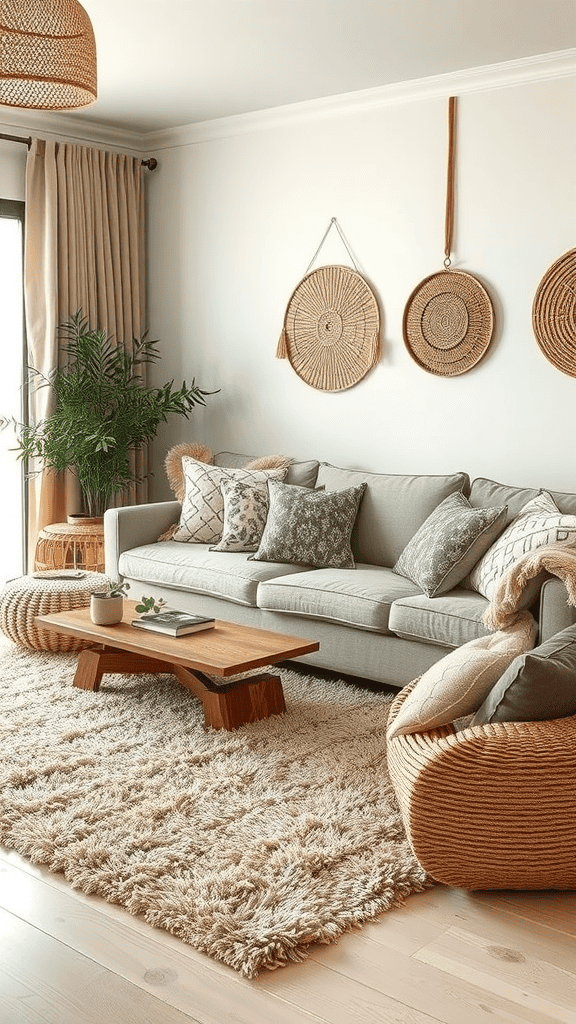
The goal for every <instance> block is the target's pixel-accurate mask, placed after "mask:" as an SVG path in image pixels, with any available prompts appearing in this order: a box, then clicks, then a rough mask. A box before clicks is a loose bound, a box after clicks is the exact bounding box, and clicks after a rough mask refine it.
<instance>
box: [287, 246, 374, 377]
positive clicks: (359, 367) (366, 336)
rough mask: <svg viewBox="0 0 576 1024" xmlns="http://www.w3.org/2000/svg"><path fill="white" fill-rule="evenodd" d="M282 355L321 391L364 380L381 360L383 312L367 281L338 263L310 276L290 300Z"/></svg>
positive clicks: (301, 375) (299, 374)
mask: <svg viewBox="0 0 576 1024" xmlns="http://www.w3.org/2000/svg"><path fill="white" fill-rule="evenodd" d="M278 355H280V356H287V357H288V359H289V361H290V364H291V366H292V368H293V369H294V371H295V372H296V373H297V374H298V376H299V377H300V378H301V379H302V380H303V381H305V383H306V384H309V385H310V386H311V387H313V388H317V389H318V390H321V391H343V390H345V389H346V388H350V387H352V386H353V385H354V384H357V383H358V381H359V380H362V378H363V377H365V376H366V374H367V373H368V371H369V370H370V369H371V368H372V367H373V366H374V365H375V363H377V362H378V359H379V358H380V311H379V308H378V302H377V300H376V297H375V295H374V293H373V291H372V289H371V288H370V287H369V285H368V284H367V282H366V280H365V279H364V277H362V275H361V274H359V273H358V272H357V271H355V270H352V269H351V268H350V267H345V266H338V265H333V266H326V267H319V268H318V269H317V270H313V271H312V272H311V273H310V274H307V275H306V276H305V277H304V278H303V279H302V281H301V282H300V284H298V285H297V287H296V288H295V289H294V291H293V293H292V296H291V298H290V301H289V302H288V306H287V308H286V314H285V317H284V327H283V330H282V334H281V336H280V342H279V348H278Z"/></svg>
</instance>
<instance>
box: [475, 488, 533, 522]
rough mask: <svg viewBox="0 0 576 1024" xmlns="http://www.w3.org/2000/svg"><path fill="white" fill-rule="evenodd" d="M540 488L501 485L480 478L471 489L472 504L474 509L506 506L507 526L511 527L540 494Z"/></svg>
mask: <svg viewBox="0 0 576 1024" xmlns="http://www.w3.org/2000/svg"><path fill="white" fill-rule="evenodd" d="M538 490H539V488H538V487H513V486H511V485H509V484H499V483H497V482H496V480H487V479H486V478H485V477H482V476H480V477H478V478H477V479H476V480H473V481H472V485H471V487H470V499H469V500H470V504H471V505H472V508H491V507H492V506H494V505H506V506H507V507H508V513H507V515H506V526H509V525H510V523H511V522H512V520H513V519H516V516H517V515H518V513H519V512H520V510H521V509H522V508H523V507H524V505H526V504H527V503H528V502H529V501H531V500H532V498H535V497H536V495H537V494H538Z"/></svg>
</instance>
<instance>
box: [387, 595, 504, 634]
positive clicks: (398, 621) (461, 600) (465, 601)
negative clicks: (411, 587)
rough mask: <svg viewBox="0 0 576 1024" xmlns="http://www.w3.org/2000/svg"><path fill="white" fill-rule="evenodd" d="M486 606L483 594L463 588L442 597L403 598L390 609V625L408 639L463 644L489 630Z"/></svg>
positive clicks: (392, 629) (418, 596)
mask: <svg viewBox="0 0 576 1024" xmlns="http://www.w3.org/2000/svg"><path fill="white" fill-rule="evenodd" d="M487 607H488V601H487V600H486V598H485V597H483V596H482V594H476V593H475V592H474V591H472V590H465V589H464V588H463V587H455V589H454V590H451V591H450V592H449V593H448V594H442V595H441V596H440V597H426V596H425V595H424V594H419V595H417V596H416V597H409V596H407V597H401V598H398V599H397V600H396V601H395V602H394V604H393V605H392V608H391V609H390V620H389V628H390V631H391V632H392V633H396V635H397V636H401V637H403V638H404V639H405V640H421V641H422V642H424V643H432V644H441V645H442V646H443V647H461V646H462V644H466V643H468V642H469V641H470V640H476V639H477V637H480V636H486V635H487V634H488V633H489V632H490V630H489V629H486V627H485V625H484V623H483V622H482V616H483V614H484V612H485V611H486V609H487Z"/></svg>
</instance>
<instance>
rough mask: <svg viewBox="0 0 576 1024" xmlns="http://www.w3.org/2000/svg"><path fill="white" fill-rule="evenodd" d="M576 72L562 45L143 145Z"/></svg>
mask: <svg viewBox="0 0 576 1024" xmlns="http://www.w3.org/2000/svg"><path fill="white" fill-rule="evenodd" d="M574 75H576V48H572V49H568V50H559V51H556V52H554V53H545V54H541V55H539V56H535V57H523V58H521V59H518V60H510V61H504V62H502V63H500V64H488V65H485V66H483V67H477V68H469V69H467V70H463V71H455V72H450V73H448V74H443V75H432V76H430V77H428V78H418V79H412V80H410V81H406V82H399V83H394V84H392V85H384V86H377V87H376V88H372V89H362V90H359V91H357V92H349V93H342V94H340V95H337V96H328V97H326V98H325V99H319V100H306V101H304V102H301V103H291V104H287V105H286V106H282V107H273V108H271V109H269V110H260V111H255V112H254V113H248V114H238V115H235V116H233V117H222V118H218V119H216V120H213V121H201V122H198V123H196V124H189V125H181V126H180V127H177V128H167V129H163V130H161V131H153V132H147V133H146V134H145V135H144V136H143V146H144V148H147V149H172V148H174V147H179V146H188V145H194V144H198V143H202V142H211V141H213V140H215V139H223V138H227V137H229V136H233V135H243V134H246V133H248V132H255V131H262V130H263V129H269V128H277V127H283V126H286V125H290V124H296V123H303V122H306V121H316V120H321V119H324V118H328V117H337V116H341V115H343V114H344V115H345V114H354V113H361V112H364V111H370V110H374V109H378V108H379V107H385V106H391V105H395V104H398V103H409V102H412V101H415V100H423V99H437V98H439V97H446V96H448V95H453V94H458V95H463V94H464V93H473V92H486V91H489V90H493V89H505V88H509V87H510V86H517V85H525V84H527V83H532V82H540V81H543V80H551V79H555V78H567V77H571V76H574Z"/></svg>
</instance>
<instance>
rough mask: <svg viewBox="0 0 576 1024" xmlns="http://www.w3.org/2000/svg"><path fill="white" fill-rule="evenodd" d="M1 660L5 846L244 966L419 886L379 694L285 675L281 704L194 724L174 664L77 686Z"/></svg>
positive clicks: (18, 655)
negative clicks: (170, 671)
mask: <svg viewBox="0 0 576 1024" xmlns="http://www.w3.org/2000/svg"><path fill="white" fill-rule="evenodd" d="M75 663H76V656H75V655H73V654H72V655H71V654H36V653H31V652H24V651H21V650H17V649H15V648H11V649H9V650H8V651H4V652H2V654H1V655H0V721H1V723H2V724H1V727H0V734H1V736H2V746H1V750H2V760H1V766H0V798H1V801H2V802H1V811H0V843H2V844H3V845H4V846H6V847H12V848H14V849H15V850H18V851H19V852H20V853H21V854H22V855H23V856H25V857H27V858H29V859H30V860H31V861H33V862H34V863H36V864H44V865H47V867H48V868H49V869H50V870H52V871H58V872H62V873H63V874H64V875H65V877H66V879H67V880H68V881H69V882H70V884H71V885H72V886H74V887H75V888H77V889H80V890H82V891H83V892H86V893H97V894H98V895H100V896H103V897H104V898H105V899H106V900H109V901H110V902H113V903H118V904H120V905H122V906H123V907H124V908H125V909H126V910H128V911H129V912H130V913H131V914H138V915H142V916H143V917H144V918H145V920H146V921H148V922H149V923H150V924H152V925H155V926H157V927H159V928H165V929H167V930H168V931H169V932H172V933H173V934H174V935H177V936H178V937H179V938H180V939H182V940H183V941H184V942H187V943H190V945H192V946H194V947H195V948H196V949H198V950H201V951H202V952H204V953H207V954H208V955H209V956H212V957H215V958H216V959H218V960H221V961H223V962H224V963H226V964H228V965H229V966H230V967H233V968H234V969H235V970H236V971H239V972H240V973H242V974H243V975H245V976H246V977H249V978H252V977H255V976H256V975H257V974H258V972H259V971H260V970H261V969H262V968H270V969H273V968H275V967H279V966H282V965H283V964H284V963H286V961H290V960H292V961H300V960H303V959H305V957H306V955H307V950H308V947H309V946H310V944H311V943H314V942H333V941H335V940H337V939H338V937H339V936H340V935H341V934H342V933H343V932H346V931H348V930H350V929H351V928H353V927H356V926H359V925H361V924H362V922H364V921H368V920H370V919H371V918H374V917H375V916H376V915H378V914H380V913H381V912H382V911H384V910H387V909H389V908H391V907H396V906H399V905H400V904H401V903H402V902H403V901H404V899H405V897H406V896H408V895H409V894H410V893H411V892H415V891H420V890H422V889H423V888H425V887H426V886H427V885H428V880H427V878H426V875H425V873H424V871H423V869H422V868H421V867H420V866H419V864H418V863H417V861H416V860H415V858H414V856H413V854H412V852H411V849H410V847H409V844H408V842H407V840H406V836H405V833H404V830H403V827H402V822H401V818H400V814H399V810H398V806H397V803H396V800H395V797H394V793H393V790H392V786H391V783H390V780H389V777H388V773H387V768H386V718H387V714H388V709H389V706H390V701H391V698H390V697H389V696H388V695H385V694H376V693H372V692H371V691H369V690H364V689H361V688H359V687H356V686H352V685H350V684H349V683H346V682H344V681H342V680H332V679H331V680H326V679H323V678H320V677H319V676H317V677H314V676H313V675H305V674H303V672H300V671H298V670H289V669H282V670H281V675H282V681H283V686H284V692H285V696H286V705H287V708H288V713H287V714H285V715H281V716H275V717H273V718H268V719H266V720H265V721H261V722H256V723H253V724H252V725H246V726H243V727H242V728H241V729H238V730H237V731H235V732H222V731H215V730H206V729H204V727H203V725H202V711H201V705H200V702H199V701H197V700H196V699H195V698H194V697H193V696H192V695H191V694H190V693H189V691H187V690H185V689H184V688H183V687H182V686H180V685H179V684H178V683H177V682H176V681H175V679H174V677H173V676H170V675H160V676H152V675H148V676H146V675H140V676H136V675H133V676H120V675H115V676H113V675H110V676H105V677H104V680H103V683H102V688H101V690H100V692H99V693H91V692H87V691H83V690H78V689H75V688H73V687H72V685H71V684H72V678H73V673H74V666H75Z"/></svg>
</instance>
